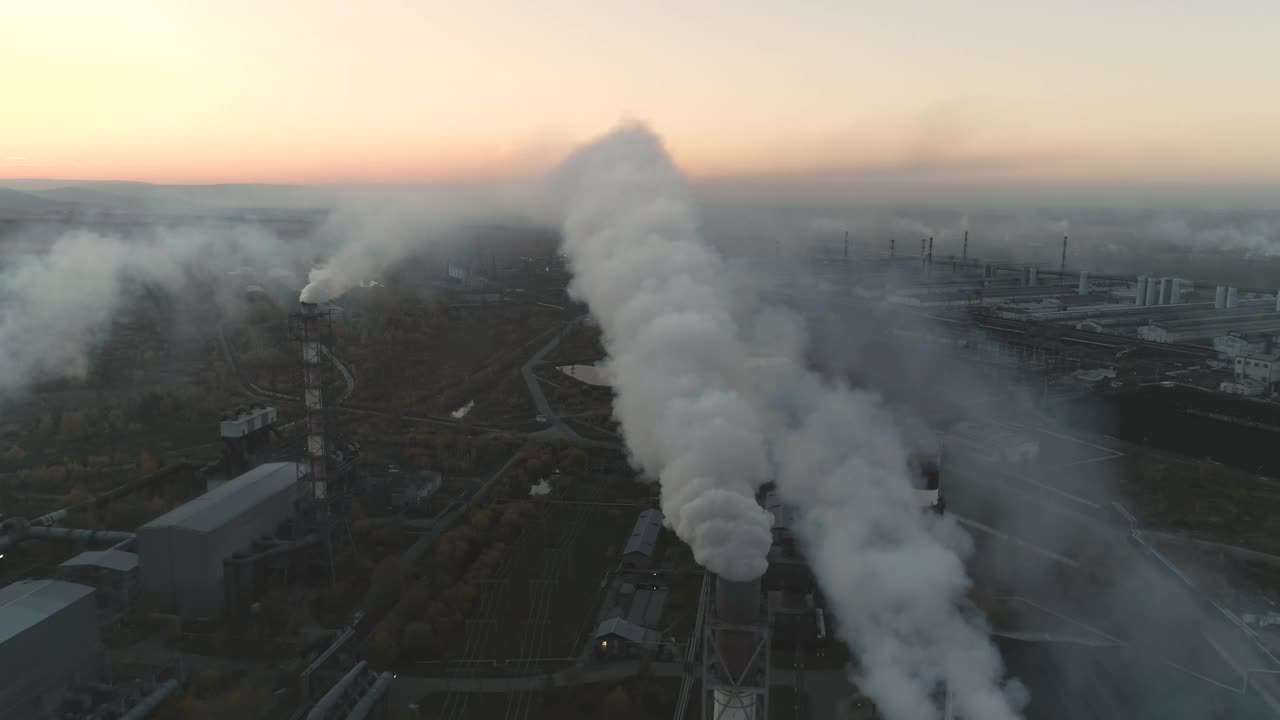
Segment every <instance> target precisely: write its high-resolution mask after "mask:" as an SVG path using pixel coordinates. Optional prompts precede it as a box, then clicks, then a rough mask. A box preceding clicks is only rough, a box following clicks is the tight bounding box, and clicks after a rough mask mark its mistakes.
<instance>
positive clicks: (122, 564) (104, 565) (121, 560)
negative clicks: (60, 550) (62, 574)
mask: <svg viewBox="0 0 1280 720" xmlns="http://www.w3.org/2000/svg"><path fill="white" fill-rule="evenodd" d="M62 567H64V568H70V567H95V568H100V569H102V570H111V571H113V572H133V571H134V570H137V569H138V556H137V555H134V554H133V553H131V552H125V551H123V550H89V551H87V552H82V553H80V554H79V555H77V556H75V557H73V558H71V559H70V560H68V561H66V562H64V563H62Z"/></svg>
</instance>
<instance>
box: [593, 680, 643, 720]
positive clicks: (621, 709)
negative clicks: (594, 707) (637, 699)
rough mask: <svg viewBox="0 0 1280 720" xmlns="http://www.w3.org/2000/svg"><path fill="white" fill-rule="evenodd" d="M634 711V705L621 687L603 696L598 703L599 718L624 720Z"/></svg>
mask: <svg viewBox="0 0 1280 720" xmlns="http://www.w3.org/2000/svg"><path fill="white" fill-rule="evenodd" d="M634 711H635V705H633V704H632V702H631V698H630V697H629V696H628V695H627V691H626V690H625V689H623V687H622V686H621V685H619V686H618V687H616V688H614V689H613V690H611V691H610V692H609V694H608V695H605V696H604V700H603V701H602V702H601V703H600V717H607V718H609V719H610V720H625V719H626V718H629V717H631V716H632V714H633V713H634Z"/></svg>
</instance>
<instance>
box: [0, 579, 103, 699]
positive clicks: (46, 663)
mask: <svg viewBox="0 0 1280 720" xmlns="http://www.w3.org/2000/svg"><path fill="white" fill-rule="evenodd" d="M93 596H94V590H93V588H91V587H88V586H85V585H78V584H76V583H69V582H65V581H62V580H21V581H19V582H16V583H13V584H12V585H9V586H7V587H5V588H4V589H2V590H0V677H3V678H4V681H3V682H0V718H32V719H33V720H38V719H40V718H53V717H62V713H61V706H62V704H63V698H64V696H65V695H66V692H67V691H68V690H69V689H71V688H73V687H75V686H78V685H81V684H84V683H88V682H91V681H93V680H95V679H97V678H98V677H99V675H100V674H101V669H102V667H101V663H102V642H101V640H100V639H99V637H98V620H97V607H96V605H95V601H94V597H93Z"/></svg>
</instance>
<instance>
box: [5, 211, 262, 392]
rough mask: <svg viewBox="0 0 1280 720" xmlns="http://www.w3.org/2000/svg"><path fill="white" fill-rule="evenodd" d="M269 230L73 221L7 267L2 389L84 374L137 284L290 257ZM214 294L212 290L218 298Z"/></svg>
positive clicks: (176, 284)
mask: <svg viewBox="0 0 1280 720" xmlns="http://www.w3.org/2000/svg"><path fill="white" fill-rule="evenodd" d="M281 253H282V251H281V247H280V245H279V242H278V239H277V238H276V237H275V236H274V235H272V234H271V233H269V232H267V231H264V230H260V229H256V228H252V227H245V226H238V225H209V226H203V227H154V228H149V229H146V230H145V231H142V232H138V233H134V234H133V235H131V236H130V237H127V238H126V237H123V236H120V235H114V234H102V233H98V232H93V231H90V230H83V229H82V230H72V231H68V232H65V233H62V234H60V235H59V236H58V237H57V238H56V239H55V240H53V241H52V243H51V244H49V245H48V246H47V247H43V248H40V250H39V251H37V252H31V253H23V254H15V255H13V256H11V257H9V258H6V262H5V264H4V265H3V268H2V269H0V394H10V393H13V392H15V391H19V390H21V389H22V388H24V387H25V386H27V385H28V384H30V383H31V382H33V381H37V380H45V379H52V378H60V377H83V376H84V375H85V373H86V372H87V371H88V370H89V367H90V364H91V354H92V352H93V351H94V349H95V348H96V347H97V346H98V344H100V343H101V342H102V341H103V340H105V339H106V337H107V335H108V334H109V332H110V330H111V322H112V319H113V318H114V317H115V316H116V314H117V313H118V312H119V311H120V309H121V308H122V306H123V304H124V303H125V301H126V300H127V299H128V297H130V293H131V292H132V291H133V290H134V289H136V288H137V287H139V286H147V287H155V288H162V289H166V290H177V289H180V288H181V287H182V286H183V285H184V284H185V283H186V281H187V279H188V277H189V274H190V273H191V272H192V271H194V270H196V269H200V270H210V269H212V270H215V271H222V272H225V271H227V270H231V269H234V268H236V267H239V266H240V264H241V263H242V262H249V261H254V260H256V261H258V262H264V263H265V262H276V261H279V260H280V259H281V257H282V254H281ZM213 300H214V298H208V299H207V301H209V302H212V301H213Z"/></svg>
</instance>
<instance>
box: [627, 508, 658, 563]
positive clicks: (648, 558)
mask: <svg viewBox="0 0 1280 720" xmlns="http://www.w3.org/2000/svg"><path fill="white" fill-rule="evenodd" d="M661 534H662V513H661V512H660V511H658V510H655V509H652V508H650V509H649V510H645V511H644V512H642V513H640V517H638V518H636V524H635V526H634V527H632V529H631V535H630V537H628V538H627V544H626V546H625V547H623V549H622V567H623V569H624V570H647V569H649V568H650V567H652V566H653V560H654V553H655V552H657V549H658V537H659V536H660V535H661Z"/></svg>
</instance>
